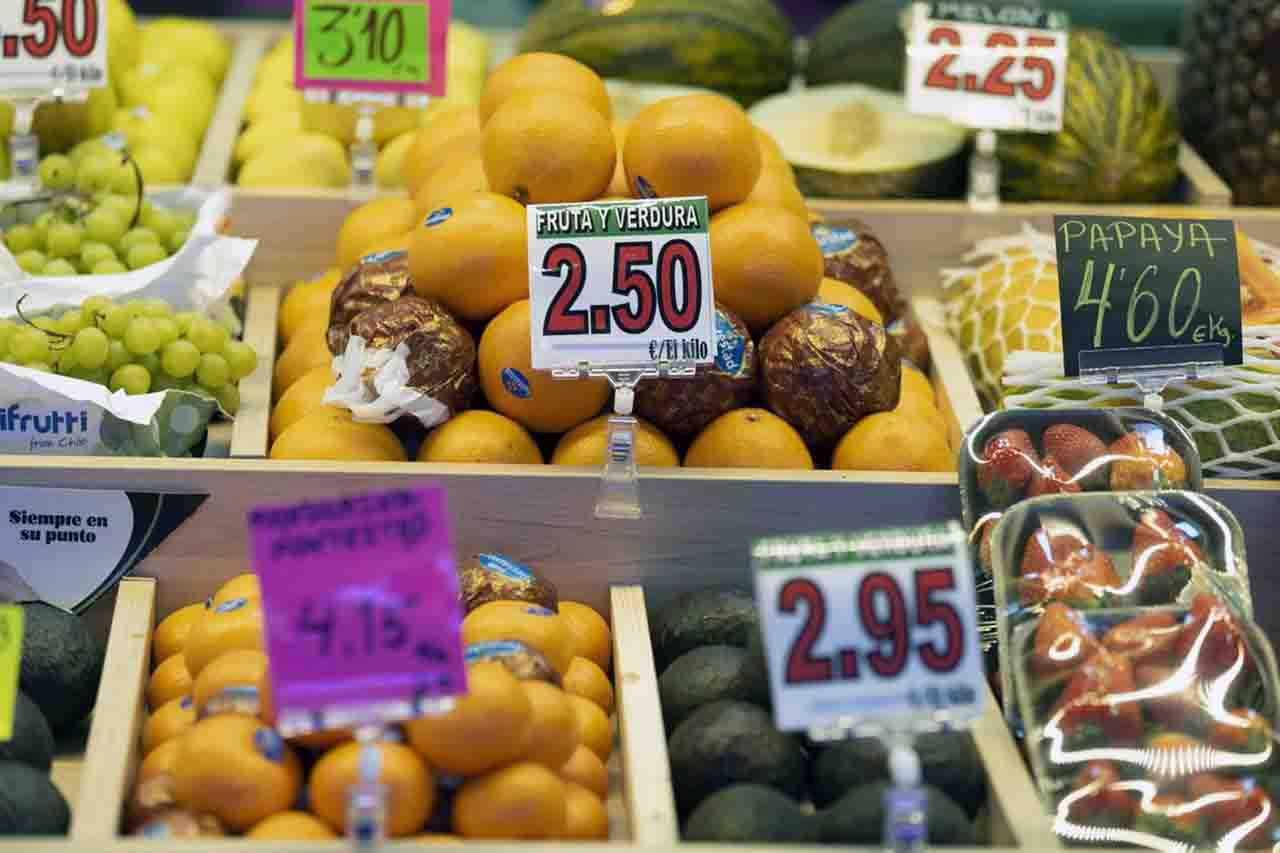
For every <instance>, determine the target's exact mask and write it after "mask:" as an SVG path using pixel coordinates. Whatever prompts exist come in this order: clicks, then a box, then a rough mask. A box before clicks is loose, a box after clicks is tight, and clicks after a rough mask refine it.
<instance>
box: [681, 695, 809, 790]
mask: <svg viewBox="0 0 1280 853" xmlns="http://www.w3.org/2000/svg"><path fill="white" fill-rule="evenodd" d="M667 752H668V754H669V756H670V759H671V782H672V785H673V786H674V787H675V794H676V805H677V806H679V808H680V812H681V814H688V813H689V812H691V811H693V809H694V808H696V807H697V805H698V804H699V803H701V802H702V801H703V800H704V799H706V798H707V797H708V796H710V795H711V794H714V793H715V792H716V791H719V790H720V789H721V788H727V787H729V786H730V785H735V784H738V783H754V784H759V785H768V786H770V787H773V788H776V789H778V790H779V791H781V792H782V793H784V794H789V795H791V796H793V797H796V798H797V799H798V798H799V797H801V796H802V795H803V794H804V782H805V754H804V750H803V749H802V748H801V746H800V743H799V742H798V741H797V740H796V739H795V738H793V737H791V736H790V735H785V734H783V733H782V732H780V731H778V730H777V729H775V728H774V727H773V718H772V717H771V716H770V715H769V712H768V711H764V710H762V709H760V708H758V707H756V706H755V705H751V704H749V703H747V702H735V701H732V700H722V701H719V702H712V703H710V704H709V705H703V706H702V707H701V708H699V709H698V710H696V711H694V712H693V713H692V714H690V715H689V716H688V717H686V718H685V719H684V722H682V723H680V725H678V726H676V729H675V731H674V732H672V734H671V739H670V740H669V741H667Z"/></svg>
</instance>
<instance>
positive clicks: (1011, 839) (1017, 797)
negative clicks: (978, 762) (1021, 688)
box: [970, 686, 1062, 850]
mask: <svg viewBox="0 0 1280 853" xmlns="http://www.w3.org/2000/svg"><path fill="white" fill-rule="evenodd" d="M970 731H971V732H972V734H973V742H974V745H975V746H976V747H977V749H978V755H979V756H980V757H981V758H982V766H983V769H984V770H985V771H986V775H987V790H988V792H989V798H988V804H989V808H990V810H991V843H992V845H994V846H997V847H1022V848H1026V849H1031V850H1057V849H1061V847H1062V844H1061V842H1060V841H1059V840H1058V837H1057V836H1056V835H1054V834H1053V831H1052V828H1051V826H1050V818H1049V815H1048V813H1047V812H1046V811H1045V808H1044V804H1043V803H1042V802H1041V801H1040V796H1039V793H1038V792H1037V788H1036V784H1035V781H1034V780H1033V779H1032V778H1031V773H1030V771H1029V770H1028V769H1027V765H1026V762H1024V761H1023V760H1022V753H1021V752H1019V751H1018V745H1017V744H1016V743H1015V742H1014V740H1013V733H1012V732H1010V731H1009V726H1008V725H1007V724H1006V723H1005V721H1004V716H1003V715H1002V714H1001V711H1000V705H999V703H998V702H996V698H995V695H994V694H993V693H992V692H991V688H990V686H988V687H987V706H986V710H984V711H983V714H982V716H981V717H979V718H978V720H977V722H975V723H974V724H973V727H972V728H971V729H970Z"/></svg>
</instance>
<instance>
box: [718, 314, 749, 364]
mask: <svg viewBox="0 0 1280 853" xmlns="http://www.w3.org/2000/svg"><path fill="white" fill-rule="evenodd" d="M746 352H747V339H746V337H745V336H743V335H740V334H738V330H737V329H735V328H734V326H733V323H730V322H729V318H728V317H726V316H725V315H724V312H722V311H717V312H716V370H719V371H720V372H722V373H727V374H729V375H730V376H739V375H741V373H742V366H743V363H744V362H745V361H746Z"/></svg>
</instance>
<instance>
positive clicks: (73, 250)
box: [0, 139, 196, 276]
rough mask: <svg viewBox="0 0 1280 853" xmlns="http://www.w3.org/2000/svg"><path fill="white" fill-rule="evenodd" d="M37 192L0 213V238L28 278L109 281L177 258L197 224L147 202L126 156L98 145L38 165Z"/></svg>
mask: <svg viewBox="0 0 1280 853" xmlns="http://www.w3.org/2000/svg"><path fill="white" fill-rule="evenodd" d="M39 170H40V182H41V191H40V193H39V194H38V195H36V196H35V197H33V198H29V199H21V200H19V201H16V202H12V203H10V204H8V205H6V206H5V207H3V208H0V222H4V223H7V225H6V227H3V229H2V230H0V238H2V239H3V240H4V243H5V246H6V247H7V248H8V249H9V251H10V252H11V253H12V254H13V256H14V259H15V260H16V261H17V263H18V266H19V267H21V268H22V270H23V271H24V272H26V273H28V274H30V275H39V276H74V275H114V274H119V273H124V272H128V271H130V270H136V269H141V268H143V267H146V266H150V265H151V264H155V263H159V262H160V261H163V260H164V259H165V258H168V257H171V256H172V255H174V254H176V253H177V252H178V250H179V249H181V248H182V246H183V245H184V244H185V243H186V242H187V237H188V236H189V235H190V233H191V229H192V228H193V227H194V226H195V224H196V212H195V211H193V210H168V209H165V208H163V207H161V206H159V205H157V204H155V203H154V202H152V201H151V200H149V199H147V198H146V192H145V190H146V188H145V186H144V184H143V180H142V172H141V171H140V170H139V169H138V166H137V164H136V163H135V162H134V161H133V159H132V157H131V156H130V155H129V153H128V150H127V149H124V150H118V149H116V148H113V147H112V146H111V145H109V144H108V143H107V142H105V141H104V140H102V139H94V140H90V141H88V142H85V143H81V144H80V145H78V146H76V147H75V148H74V149H72V150H71V152H70V153H69V154H50V155H48V156H46V157H44V158H43V159H42V160H41V161H40V166H39Z"/></svg>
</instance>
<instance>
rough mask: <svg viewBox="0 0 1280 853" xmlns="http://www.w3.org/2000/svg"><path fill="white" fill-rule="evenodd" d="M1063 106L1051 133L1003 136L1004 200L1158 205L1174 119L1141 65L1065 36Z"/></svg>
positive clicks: (1103, 42)
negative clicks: (1058, 127) (1059, 121)
mask: <svg viewBox="0 0 1280 853" xmlns="http://www.w3.org/2000/svg"><path fill="white" fill-rule="evenodd" d="M1066 96H1067V97H1066V107H1065V112H1064V114H1063V120H1062V130H1061V131H1060V132H1059V133H1056V134H1037V133H1024V134H1004V135H1002V136H1001V137H1000V147H999V157H1000V161H1001V163H1002V165H1003V170H1002V174H1001V194H1002V195H1003V196H1004V198H1006V199H1008V200H1010V201H1034V200H1043V201H1066V202H1077V203H1081V204H1107V203H1137V202H1156V201H1165V200H1167V199H1168V198H1169V196H1170V194H1171V193H1172V192H1173V189H1174V187H1175V185H1176V184H1177V181H1178V145H1179V143H1180V138H1179V136H1178V126H1177V121H1176V119H1175V116H1174V112H1173V109H1172V108H1171V107H1170V105H1169V104H1168V103H1166V102H1165V100H1164V98H1163V97H1162V96H1161V95H1160V91H1159V89H1158V88H1157V87H1156V81H1155V78H1153V77H1152V76H1151V72H1150V71H1149V70H1148V69H1147V67H1146V66H1145V65H1142V64H1141V63H1139V62H1137V61H1136V60H1134V59H1133V58H1132V57H1131V56H1129V54H1128V53H1127V52H1126V51H1125V50H1124V48H1122V47H1120V45H1118V44H1116V43H1115V42H1113V41H1112V40H1111V39H1110V38H1108V37H1107V36H1106V35H1105V34H1103V33H1100V32H1096V31H1093V30H1082V31H1076V32H1073V33H1072V34H1071V45H1070V52H1069V59H1068V61H1067V92H1066Z"/></svg>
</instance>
